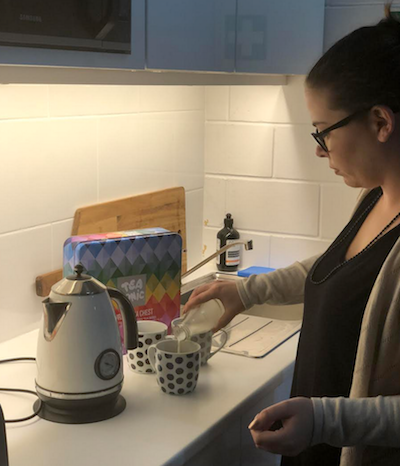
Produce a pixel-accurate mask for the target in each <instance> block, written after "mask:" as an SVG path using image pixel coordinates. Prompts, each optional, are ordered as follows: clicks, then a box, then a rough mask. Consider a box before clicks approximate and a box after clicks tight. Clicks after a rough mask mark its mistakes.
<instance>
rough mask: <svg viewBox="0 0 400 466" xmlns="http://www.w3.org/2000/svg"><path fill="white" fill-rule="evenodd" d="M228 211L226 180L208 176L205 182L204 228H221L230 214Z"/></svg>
mask: <svg viewBox="0 0 400 466" xmlns="http://www.w3.org/2000/svg"><path fill="white" fill-rule="evenodd" d="M226 209H227V205H226V180H225V179H224V178H217V177H211V176H206V178H205V180H204V214H203V217H204V226H214V227H220V228H221V227H222V226H223V224H224V218H225V215H226V213H227V212H228V211H227V210H226Z"/></svg>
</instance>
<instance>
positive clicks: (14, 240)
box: [0, 225, 52, 356]
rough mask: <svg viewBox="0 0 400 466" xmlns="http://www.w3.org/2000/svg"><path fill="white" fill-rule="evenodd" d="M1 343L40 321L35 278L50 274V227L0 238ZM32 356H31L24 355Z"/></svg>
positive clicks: (40, 310)
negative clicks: (0, 265)
mask: <svg viewBox="0 0 400 466" xmlns="http://www.w3.org/2000/svg"><path fill="white" fill-rule="evenodd" d="M0 257H1V262H2V267H1V268H0V284H1V285H0V290H1V293H0V322H1V325H0V341H4V340H7V339H9V338H13V337H14V336H17V335H20V334H21V333H24V332H27V331H29V330H31V329H32V326H33V325H34V324H35V323H38V322H39V320H40V317H41V312H42V304H41V300H42V299H41V298H38V297H37V296H36V295H35V277H36V276H37V275H40V274H42V273H46V272H49V271H50V270H51V267H52V264H51V227H50V225H47V226H43V227H40V228H30V229H26V230H23V231H19V232H14V233H12V234H11V233H10V234H6V235H0ZM27 356H34V355H27Z"/></svg>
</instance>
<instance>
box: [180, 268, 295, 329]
mask: <svg viewBox="0 0 400 466" xmlns="http://www.w3.org/2000/svg"><path fill="white" fill-rule="evenodd" d="M217 280H229V281H235V282H237V281H239V280H245V278H244V277H239V276H237V275H232V274H228V273H221V272H212V273H209V274H207V275H204V276H203V277H200V278H197V279H195V280H192V281H190V282H188V283H185V284H184V285H182V287H181V306H183V305H184V304H186V303H187V301H188V299H189V297H190V295H191V294H192V292H193V290H194V289H195V288H197V287H198V286H200V285H205V284H206V283H212V282H215V281H217ZM243 314H247V315H252V316H257V317H266V318H271V319H278V320H302V319H303V304H292V305H287V306H272V305H269V304H261V305H255V306H253V307H252V308H250V309H248V310H247V311H245V312H243Z"/></svg>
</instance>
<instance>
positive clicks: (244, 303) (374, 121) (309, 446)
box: [185, 6, 400, 466]
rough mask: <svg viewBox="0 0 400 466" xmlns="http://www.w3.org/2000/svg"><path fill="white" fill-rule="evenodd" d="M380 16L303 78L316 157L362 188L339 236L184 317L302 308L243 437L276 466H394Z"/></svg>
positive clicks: (392, 316) (399, 249) (392, 158)
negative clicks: (206, 311)
mask: <svg viewBox="0 0 400 466" xmlns="http://www.w3.org/2000/svg"><path fill="white" fill-rule="evenodd" d="M385 10H386V18H385V19H384V20H382V21H381V22H380V23H379V24H377V25H376V26H373V27H366V28H361V29H358V30H356V31H354V32H353V33H351V34H349V35H348V36H346V37H345V38H343V39H342V40H340V41H339V42H338V43H336V44H335V45H334V46H333V47H332V48H331V49H330V50H329V51H328V52H327V53H326V54H325V55H324V56H323V57H322V58H321V59H320V60H319V61H318V62H317V64H316V65H315V66H314V68H313V69H312V70H311V72H310V73H309V75H308V76H307V78H306V86H305V96H306V103H307V107H308V109H309V113H310V116H311V119H312V122H313V125H314V126H315V128H316V130H315V133H312V136H313V137H314V138H315V140H316V142H317V143H318V145H317V148H316V155H317V156H318V157H324V158H326V159H327V163H329V166H330V167H331V168H332V169H333V170H334V171H335V173H336V174H337V175H338V176H342V177H343V179H344V181H345V183H346V184H347V185H349V186H352V187H355V188H360V187H361V188H364V190H363V191H362V195H361V197H360V200H359V202H358V205H357V206H356V209H355V212H354V214H353V216H352V218H351V220H350V222H349V224H348V225H347V226H346V227H345V228H344V230H343V231H342V232H341V234H340V235H339V236H338V238H337V239H336V240H335V241H334V242H333V243H332V245H331V246H330V247H329V249H328V250H327V251H326V252H325V253H324V254H323V255H322V256H320V257H313V258H310V259H308V260H306V261H303V262H300V263H299V262H297V263H295V264H293V265H292V266H290V267H288V268H285V269H280V270H277V271H275V272H273V273H270V274H268V275H258V276H251V277H250V278H248V279H247V280H245V281H242V282H240V283H239V284H238V285H236V284H235V283H231V282H217V283H214V284H212V285H205V286H202V287H199V288H198V289H196V290H195V292H194V293H193V294H192V296H191V299H190V300H189V301H188V303H187V305H186V306H185V312H187V311H188V310H190V309H191V308H193V307H195V306H196V305H198V304H199V303H201V302H204V301H207V300H209V299H211V298H219V299H220V300H221V301H222V302H223V304H224V306H225V314H224V315H223V316H222V318H221V320H220V322H219V324H218V326H217V328H216V329H215V330H218V329H219V328H221V327H223V326H225V325H226V324H227V323H228V322H230V320H231V319H232V318H233V317H234V316H235V315H237V314H238V313H240V312H242V311H243V310H244V309H248V308H250V307H251V306H253V305H254V304H262V303H270V304H294V303H299V302H304V318H303V326H302V330H301V334H300V340H299V346H298V352H297V358H296V365H295V372H294V379H293V386H292V393H291V399H290V400H286V401H283V402H281V403H278V404H276V405H273V406H270V407H268V408H266V409H265V410H263V411H262V412H261V413H259V414H258V415H257V416H256V418H255V419H254V421H253V422H252V423H251V424H250V426H249V428H250V431H251V434H252V436H253V439H254V441H255V444H256V446H257V447H259V448H263V449H265V450H268V451H270V452H273V453H278V454H282V455H283V459H282V464H284V465H285V466H286V465H304V466H313V465H318V466H321V465H323V466H331V465H332V466H333V465H338V464H340V465H341V466H344V465H360V464H363V465H364V464H371V465H372V464H373V465H399V464H400V239H399V236H400V114H399V113H398V111H399V110H400V23H398V22H397V21H396V20H395V19H394V18H393V17H392V15H391V13H390V7H388V6H387V7H385ZM283 312H284V311H283ZM277 421H279V422H280V428H278V429H276V427H274V424H275V425H276V422H277Z"/></svg>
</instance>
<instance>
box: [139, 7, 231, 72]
mask: <svg viewBox="0 0 400 466" xmlns="http://www.w3.org/2000/svg"><path fill="white" fill-rule="evenodd" d="M235 29H236V0H147V24H146V30H147V37H146V40H147V50H146V51H147V63H146V65H147V68H149V69H161V70H191V71H226V72H233V71H234V64H235Z"/></svg>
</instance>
